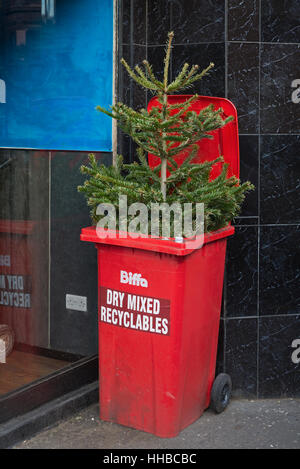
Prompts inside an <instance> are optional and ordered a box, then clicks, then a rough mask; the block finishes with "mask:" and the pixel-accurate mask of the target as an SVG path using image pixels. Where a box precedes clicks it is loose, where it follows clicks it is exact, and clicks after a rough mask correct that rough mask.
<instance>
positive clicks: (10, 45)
mask: <svg viewBox="0 0 300 469" xmlns="http://www.w3.org/2000/svg"><path fill="white" fill-rule="evenodd" d="M112 48H113V0H56V2H55V0H34V1H30V2H28V1H27V0H10V1H9V2H0V147H13V148H37V149H40V148H42V149H59V150H88V151H93V150H94V151H96V150H98V151H110V150H111V147H112V142H111V140H112V136H111V133H112V132H111V120H110V119H109V118H107V117H106V116H104V115H102V114H100V113H99V112H97V111H96V110H95V106H97V105H98V104H101V105H102V106H104V107H108V106H109V105H110V104H111V103H112V67H113V66H112V55H113V50H112Z"/></svg>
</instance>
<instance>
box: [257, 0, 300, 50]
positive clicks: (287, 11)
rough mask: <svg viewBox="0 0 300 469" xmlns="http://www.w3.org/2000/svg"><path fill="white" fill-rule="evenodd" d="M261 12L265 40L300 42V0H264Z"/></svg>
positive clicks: (263, 39)
mask: <svg viewBox="0 0 300 469" xmlns="http://www.w3.org/2000/svg"><path fill="white" fill-rule="evenodd" d="M261 13H262V18H261V32H262V41H263V42H295V43H296V42H297V43H299V42H300V23H299V18H300V3H299V0H281V1H278V0H264V1H263V2H262V11H261Z"/></svg>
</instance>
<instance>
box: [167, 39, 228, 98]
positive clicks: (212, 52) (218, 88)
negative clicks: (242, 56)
mask: <svg viewBox="0 0 300 469" xmlns="http://www.w3.org/2000/svg"><path fill="white" fill-rule="evenodd" d="M185 62H188V63H189V64H190V65H196V64H197V65H199V67H200V70H202V69H204V68H206V67H207V66H208V65H209V63H210V62H213V63H214V64H215V66H214V68H213V69H212V70H211V72H210V73H209V74H208V75H206V76H205V77H204V78H203V79H202V80H200V81H199V82H196V83H195V85H194V86H193V88H189V89H188V90H187V91H186V93H187V94H192V93H198V94H200V95H204V96H220V97H224V95H225V46H224V44H221V43H211V44H201V46H199V45H197V44H189V45H175V46H174V48H173V57H172V77H173V78H175V76H176V75H177V74H178V73H179V72H180V70H181V68H182V66H183V65H184V63H185Z"/></svg>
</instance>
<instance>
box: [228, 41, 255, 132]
mask: <svg viewBox="0 0 300 469" xmlns="http://www.w3.org/2000/svg"><path fill="white" fill-rule="evenodd" d="M228 98H229V99H230V100H231V101H232V102H233V103H234V104H235V106H236V108H237V112H238V119H239V131H240V133H254V134H255V133H257V132H258V124H259V123H258V113H259V46H258V44H252V43H251V44H249V43H245V42H237V43H230V44H229V45H228Z"/></svg>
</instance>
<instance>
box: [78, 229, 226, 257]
mask: <svg viewBox="0 0 300 469" xmlns="http://www.w3.org/2000/svg"><path fill="white" fill-rule="evenodd" d="M106 231H110V232H111V235H112V236H111V237H101V236H98V234H97V229H96V227H95V226H89V227H87V228H83V229H82V230H81V235H80V239H81V241H89V242H93V243H95V244H106V245H111V246H122V247H126V248H135V249H142V250H144V251H156V252H162V253H165V254H173V255H175V256H186V255H187V254H191V252H193V251H194V250H195V249H198V248H200V247H202V245H205V244H208V243H212V242H214V241H218V240H220V239H223V238H227V237H228V236H231V235H233V233H234V227H233V226H231V225H228V226H226V227H225V228H222V229H220V230H218V231H213V232H212V233H205V234H204V236H199V237H198V241H199V242H198V245H197V241H196V243H195V244H193V245H191V244H190V243H189V241H188V240H183V242H179V243H178V242H176V241H175V239H174V238H168V239H164V238H161V237H160V238H153V237H151V236H150V235H139V236H138V237H130V236H128V233H126V232H121V231H112V230H106ZM100 234H101V233H100ZM122 235H124V236H125V237H122Z"/></svg>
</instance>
